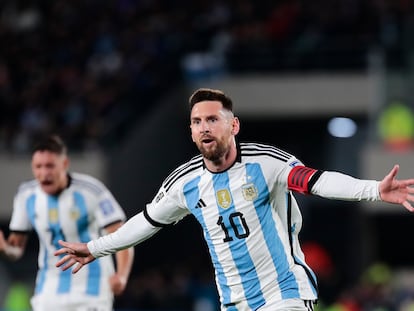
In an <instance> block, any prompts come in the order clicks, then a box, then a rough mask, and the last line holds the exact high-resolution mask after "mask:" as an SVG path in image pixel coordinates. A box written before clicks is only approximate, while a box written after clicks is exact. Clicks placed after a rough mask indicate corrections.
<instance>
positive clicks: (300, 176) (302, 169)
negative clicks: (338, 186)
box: [288, 166, 318, 194]
mask: <svg viewBox="0 0 414 311" xmlns="http://www.w3.org/2000/svg"><path fill="white" fill-rule="evenodd" d="M316 172H318V170H315V169H313V168H309V167H306V166H295V167H294V168H293V169H292V170H291V171H290V173H289V176H288V189H289V190H292V191H296V192H300V193H303V194H309V193H310V188H309V186H311V185H310V179H311V177H312V176H313V175H314V174H315V173H316ZM312 184H313V183H312Z"/></svg>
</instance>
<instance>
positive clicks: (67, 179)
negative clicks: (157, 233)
mask: <svg viewBox="0 0 414 311" xmlns="http://www.w3.org/2000/svg"><path fill="white" fill-rule="evenodd" d="M31 166H32V172H33V175H34V178H35V179H34V180H32V181H29V182H24V183H22V184H21V185H20V187H19V188H18V191H17V194H16V196H15V199H14V206H13V214H12V217H11V221H10V225H9V227H10V235H9V236H8V239H7V240H5V238H4V235H3V233H2V232H1V231H0V254H2V255H3V256H6V257H7V258H9V259H11V260H17V259H19V258H20V257H21V256H22V255H23V252H24V250H25V247H26V244H27V241H28V234H29V233H30V231H32V230H35V231H36V233H37V236H38V238H39V257H38V268H39V269H38V273H37V278H36V286H35V292H34V295H33V297H32V299H31V304H32V307H33V310H35V311H45V310H60V311H69V310H70V311H83V310H84V311H86V310H96V311H109V310H112V309H113V300H114V295H120V294H121V293H122V292H123V291H124V289H125V287H126V284H127V281H128V277H129V274H130V271H131V267H132V263H133V257H134V250H133V249H132V248H127V249H125V250H122V251H119V252H116V256H115V257H116V270H115V266H114V263H113V260H112V258H111V257H106V258H102V259H100V260H97V261H96V262H94V263H93V264H92V265H90V266H89V267H88V269H85V271H82V273H80V274H79V275H76V276H75V275H72V274H71V273H70V272H69V271H59V270H57V269H56V267H55V265H56V262H57V259H58V258H56V257H55V256H54V252H55V251H56V249H58V248H59V244H58V241H59V240H61V239H69V240H73V241H79V242H87V241H89V240H91V239H96V238H98V237H99V236H101V235H102V234H101V233H111V232H114V231H115V230H116V229H118V228H119V227H120V226H121V225H122V224H123V223H124V221H125V219H126V216H125V213H124V211H123V210H122V209H121V207H120V206H119V204H118V202H117V201H116V200H115V198H114V197H113V195H112V194H111V193H110V191H109V190H108V189H107V188H106V186H105V185H104V184H103V183H102V182H101V181H99V180H97V179H96V178H94V177H92V176H88V175H85V174H81V173H75V172H69V171H68V169H69V158H68V155H67V148H66V145H65V144H64V142H63V141H62V140H61V139H60V137H58V136H55V135H52V136H50V137H47V138H45V139H44V140H42V141H39V142H38V144H37V145H35V147H34V150H33V154H32V162H31Z"/></svg>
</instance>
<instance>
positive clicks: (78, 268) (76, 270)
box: [72, 262, 83, 273]
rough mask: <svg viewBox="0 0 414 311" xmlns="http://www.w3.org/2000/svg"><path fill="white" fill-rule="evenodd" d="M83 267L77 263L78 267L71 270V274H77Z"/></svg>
mask: <svg viewBox="0 0 414 311" xmlns="http://www.w3.org/2000/svg"><path fill="white" fill-rule="evenodd" d="M82 267H83V264H82V263H80V262H78V265H77V266H76V267H75V268H74V269H73V270H72V273H76V272H78V271H79V270H80V269H81V268H82Z"/></svg>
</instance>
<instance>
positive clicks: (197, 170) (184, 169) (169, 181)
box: [163, 155, 204, 191]
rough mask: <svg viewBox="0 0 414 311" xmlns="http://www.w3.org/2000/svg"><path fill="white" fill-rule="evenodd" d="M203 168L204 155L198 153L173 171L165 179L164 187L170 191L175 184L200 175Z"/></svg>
mask: <svg viewBox="0 0 414 311" xmlns="http://www.w3.org/2000/svg"><path fill="white" fill-rule="evenodd" d="M203 170H204V163H203V157H202V156H201V155H197V156H195V157H193V158H192V159H191V160H190V161H188V162H186V163H184V164H182V165H180V166H179V167H177V168H176V169H175V170H174V171H172V173H171V174H170V175H168V177H167V178H165V179H164V182H163V187H164V188H165V190H166V191H168V190H169V189H170V188H171V187H172V186H173V185H174V184H177V183H183V182H184V181H186V180H188V179H191V178H194V177H195V176H197V175H200V174H201V173H202V172H203Z"/></svg>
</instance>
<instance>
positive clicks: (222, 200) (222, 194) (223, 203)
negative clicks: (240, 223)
mask: <svg viewBox="0 0 414 311" xmlns="http://www.w3.org/2000/svg"><path fill="white" fill-rule="evenodd" d="M216 199H217V203H218V205H219V206H220V207H221V208H229V207H230V205H231V203H232V199H231V195H230V192H229V191H228V190H227V189H222V190H219V191H217V192H216Z"/></svg>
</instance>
